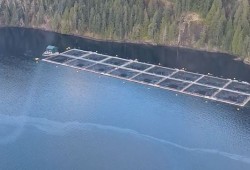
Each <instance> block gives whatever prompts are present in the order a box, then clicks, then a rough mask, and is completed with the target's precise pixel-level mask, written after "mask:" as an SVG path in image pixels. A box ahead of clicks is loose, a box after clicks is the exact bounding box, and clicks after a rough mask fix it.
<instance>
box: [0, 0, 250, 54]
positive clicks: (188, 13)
mask: <svg viewBox="0 0 250 170" xmlns="http://www.w3.org/2000/svg"><path fill="white" fill-rule="evenodd" d="M249 4H250V0H239V1H236V0H0V26H23V27H35V28H43V29H47V30H52V31H56V32H60V33H65V34H77V35H81V36H88V37H92V38H97V39H102V40H117V41H126V42H138V43H153V44H161V45H170V46H180V47H188V48H195V49H202V50H208V51H221V52H227V53H230V54H234V55H237V56H239V57H241V58H242V59H246V58H250V6H249Z"/></svg>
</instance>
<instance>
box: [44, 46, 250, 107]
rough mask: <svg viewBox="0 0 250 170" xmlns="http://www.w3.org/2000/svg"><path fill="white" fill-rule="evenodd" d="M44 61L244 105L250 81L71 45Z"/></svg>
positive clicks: (249, 95)
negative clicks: (84, 49) (115, 55)
mask: <svg viewBox="0 0 250 170" xmlns="http://www.w3.org/2000/svg"><path fill="white" fill-rule="evenodd" d="M43 61H46V62H50V63H54V64H59V65H63V66H68V67H72V68H76V69H80V70H85V71H90V72H94V73H98V74H103V75H107V76H111V77H115V78H120V79H124V80H127V81H132V82H137V83H141V84H145V85H149V86H153V87H158V88H162V89H166V90H171V91H175V92H179V93H184V94H188V95H192V96H197V97H201V98H205V99H210V100H213V101H219V102H223V103H227V104H231V105H236V106H241V107H244V106H245V105H246V104H247V103H248V102H249V101H250V84H249V83H246V82H239V81H236V80H230V79H222V78H218V77H213V76H210V75H203V74H198V73H192V72H188V71H184V70H179V69H172V68H167V67H161V66H157V65H152V64H147V63H142V62H138V61H134V60H127V59H122V58H118V57H113V56H108V55H103V54H98V53H95V52H90V51H83V50H78V49H71V50H69V51H66V52H63V53H61V54H59V55H57V56H53V57H48V58H45V59H43Z"/></svg>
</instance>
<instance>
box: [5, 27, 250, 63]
mask: <svg viewBox="0 0 250 170" xmlns="http://www.w3.org/2000/svg"><path fill="white" fill-rule="evenodd" d="M0 28H24V29H33V30H40V31H46V32H51V33H57V34H62V35H66V36H74V37H78V38H83V39H86V40H92V41H97V42H111V43H119V44H122V43H124V44H132V45H133V44H134V45H146V46H153V47H168V48H176V49H179V48H182V49H187V50H195V51H199V52H207V53H219V54H226V55H229V56H231V57H232V58H233V59H234V60H235V61H240V62H242V63H244V64H246V65H250V61H249V60H250V59H242V58H241V57H240V56H236V55H234V54H230V53H227V52H223V51H216V50H215V51H213V50H211V51H209V50H206V49H198V48H192V47H186V46H176V45H164V44H157V43H153V42H143V41H130V40H128V41H127V40H111V39H100V38H95V37H90V36H86V35H79V34H74V33H69V34H65V33H60V32H56V31H53V30H51V29H46V28H44V27H43V28H41V27H27V26H1V25H0Z"/></svg>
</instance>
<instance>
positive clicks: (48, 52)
mask: <svg viewBox="0 0 250 170" xmlns="http://www.w3.org/2000/svg"><path fill="white" fill-rule="evenodd" d="M58 54H59V51H58V48H57V47H55V46H52V45H49V46H48V47H47V48H46V51H45V52H44V53H43V56H44V57H49V56H55V55H58Z"/></svg>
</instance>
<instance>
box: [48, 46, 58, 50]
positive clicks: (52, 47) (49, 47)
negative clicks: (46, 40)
mask: <svg viewBox="0 0 250 170" xmlns="http://www.w3.org/2000/svg"><path fill="white" fill-rule="evenodd" d="M53 49H57V47H55V46H52V45H49V46H48V47H47V50H53Z"/></svg>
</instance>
